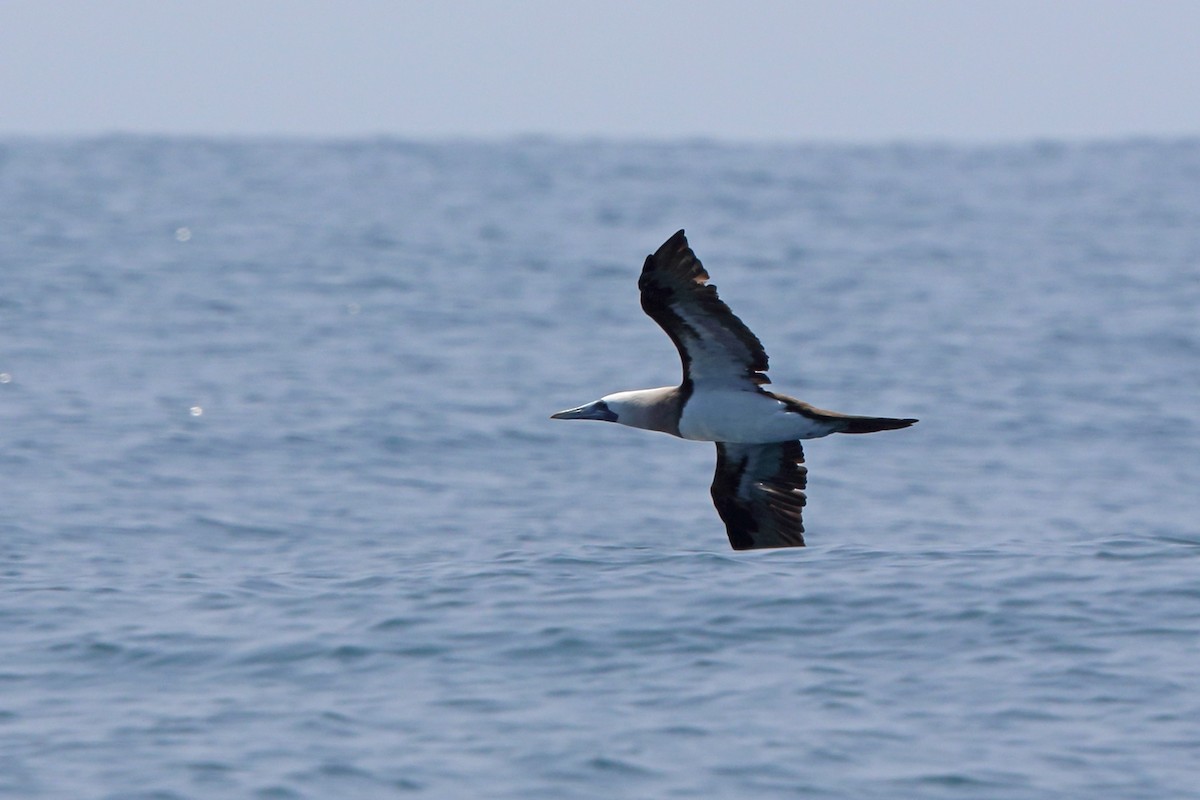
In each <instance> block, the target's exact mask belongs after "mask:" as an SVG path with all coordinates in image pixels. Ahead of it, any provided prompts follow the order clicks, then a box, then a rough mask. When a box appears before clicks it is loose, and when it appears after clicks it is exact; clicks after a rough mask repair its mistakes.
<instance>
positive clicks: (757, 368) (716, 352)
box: [638, 231, 771, 390]
mask: <svg viewBox="0 0 1200 800" xmlns="http://www.w3.org/2000/svg"><path fill="white" fill-rule="evenodd" d="M638 289H640V290H641V293H642V310H643V311H645V312H646V313H647V314H649V315H650V317H651V319H653V320H654V321H655V322H657V323H658V324H659V325H660V326H661V327H662V329H663V330H664V331H666V332H667V336H670V337H671V341H672V342H674V343H675V347H676V349H678V350H679V358H680V360H681V361H683V380H684V383H687V382H688V381H691V382H693V383H708V384H725V385H729V386H742V387H744V388H746V389H752V390H753V389H757V387H759V386H761V385H762V384H764V383H770V382H771V381H770V379H769V378H768V377H767V376H766V375H765V374H764V373H765V372H766V371H767V353H766V351H765V350H763V346H762V342H760V341H759V340H758V337H757V336H755V335H754V334H753V333H751V331H750V329H749V328H747V327H746V325H745V323H743V322H742V321H741V320H740V319H738V318H737V317H736V316H735V315H734V313H733V312H732V311H730V310H729V306H727V305H725V303H724V302H723V301H722V300H721V298H719V297H717V288H716V287H715V286H710V285H709V284H708V273H707V272H705V270H704V266H703V265H702V264H701V263H700V261H699V259H697V258H696V254H695V253H693V252H692V249H691V248H690V247H688V242H687V237H686V236H684V235H683V231H679V232H678V233H676V234H675V235H674V236H672V237H671V238H670V239H668V240H667V241H666V242H665V243H664V244H663V246H662V247H660V248H658V251H657V252H656V253H655V254H654V255H652V256H647V257H646V264H645V266H643V267H642V276H641V278H639V279H638Z"/></svg>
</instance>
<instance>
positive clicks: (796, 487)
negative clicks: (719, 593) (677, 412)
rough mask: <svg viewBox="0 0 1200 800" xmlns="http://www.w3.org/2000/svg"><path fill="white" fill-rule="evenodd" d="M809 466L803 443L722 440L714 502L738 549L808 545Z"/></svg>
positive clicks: (718, 444) (715, 479)
mask: <svg viewBox="0 0 1200 800" xmlns="http://www.w3.org/2000/svg"><path fill="white" fill-rule="evenodd" d="M807 484H808V468H807V467H805V466H804V448H802V447H801V446H800V442H798V441H796V442H776V443H773V444H732V443H729V442H717V471H716V474H715V475H714V476H713V483H712V499H713V505H715V506H716V507H717V513H718V514H720V515H721V519H722V520H724V522H725V530H726V533H728V534H729V544H730V545H731V546H732V547H733V549H734V550H753V549H757V548H763V547H803V546H804V522H803V520H802V518H801V516H802V512H803V510H804V504H805V502H806V500H807V498H806V496H805V494H804V488H805V486H807Z"/></svg>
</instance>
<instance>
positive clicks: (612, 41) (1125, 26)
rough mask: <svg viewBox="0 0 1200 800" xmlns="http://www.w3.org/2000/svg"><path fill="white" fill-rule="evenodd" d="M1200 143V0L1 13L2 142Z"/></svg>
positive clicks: (119, 6)
mask: <svg viewBox="0 0 1200 800" xmlns="http://www.w3.org/2000/svg"><path fill="white" fill-rule="evenodd" d="M109 132H166V133H193V134H288V135H293V134H300V135H337V136H344V135H375V134H394V135H400V136H418V137H426V136H439V135H447V134H449V135H457V136H498V135H499V136H503V135H513V134H526V133H541V134H554V135H566V136H572V137H574V136H590V135H601V136H622V137H627V136H636V137H647V136H648V137H677V136H703V137H714V138H730V139H752V140H762V139H772V140H812V139H819V140H831V139H832V140H846V139H850V140H859V141H872V140H883V139H896V138H904V139H928V138H939V139H960V140H961V139H968V140H1010V139H1017V138H1029V137H1080V136H1084V137H1123V136H1129V135H1144V134H1149V135H1187V134H1200V2H1154V1H1153V0H1149V1H1147V2H1135V1H1134V0H1123V1H1122V2H1112V1H1111V0H1071V1H1070V2H1065V1H1064V2H1055V1H1054V0H978V1H976V2H972V0H956V1H954V2H951V1H949V0H946V1H945V2H931V1H930V0H913V1H912V2H898V1H896V0H886V1H883V2H850V1H849V0H842V2H755V1H754V0H742V2H724V1H723V0H692V1H690V2H682V1H681V2H676V1H675V0H664V1H663V2H655V1H654V0H640V1H639V2H603V1H602V0H587V1H586V2H579V1H577V0H557V1H554V2H552V1H550V0H547V1H546V2H521V1H519V0H512V1H510V2H483V1H482V0H481V1H480V2H447V1H446V0H430V1H429V2H415V1H412V2H404V1H403V0H396V1H394V2H354V1H353V0H337V1H331V2H323V1H319V0H288V1H286V2H285V1H283V0H273V1H271V2H268V1H267V0H192V2H175V1H174V0H64V1H62V2H56V0H0V134H12V133H21V134H28V133H32V134H42V133H50V134H94V133H109Z"/></svg>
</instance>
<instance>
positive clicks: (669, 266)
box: [551, 231, 916, 550]
mask: <svg viewBox="0 0 1200 800" xmlns="http://www.w3.org/2000/svg"><path fill="white" fill-rule="evenodd" d="M638 289H639V290H641V295H642V310H643V311H645V312H646V313H647V314H649V315H650V318H651V319H653V320H654V321H655V322H657V323H658V324H659V325H660V326H661V327H662V329H663V330H664V331H666V332H667V336H669V337H671V341H672V342H674V343H675V347H676V349H678V350H679V358H680V359H681V360H682V361H683V382H682V383H680V384H679V385H678V386H664V387H662V388H660V389H638V390H636V391H631V392H617V393H615V394H610V395H606V396H604V397H602V398H600V399H599V400H596V401H595V402H592V403H588V404H587V405H583V406H580V407H579V408H572V409H569V410H567V411H560V412H558V413H557V414H554V415H552V416H551V419H596V420H603V421H605V422H617V423H620V424H622V425H629V426H630V427H634V428H643V429H645V430H650V431H661V432H663V433H669V434H671V435H672V436H678V437H680V438H683V439H693V440H696V441H701V442H716V444H717V472H716V475H715V476H714V477H713V482H712V499H713V505H715V506H716V507H717V513H719V514H720V515H721V519H722V520H724V522H725V528H726V532H727V533H728V534H729V543H730V544H731V545H732V546H733V549H735V550H751V549H755V548H762V547H803V546H804V524H803V522H802V520H801V511H802V510H803V508H804V503H805V494H804V487H805V485H806V482H807V474H808V468H807V467H805V466H804V450H803V449H802V448H801V446H800V440H801V439H817V438H820V437H822V436H828V435H829V434H831V433H874V432H875V431H888V430H895V429H897V428H907V427H908V426H909V425H912V424H913V423H914V422H916V420H915V419H892V418H889V417H857V416H851V415H849V414H839V413H837V412H836V411H823V410H822V409H819V408H814V407H813V406H810V405H809V404H808V403H803V402H801V401H799V400H795V399H793V398H791V397H787V396H785V395H782V394H776V393H775V392H769V391H767V390H766V389H764V388H763V385H764V384H767V383H770V379H769V378H768V377H767V376H766V371H767V354H766V351H764V350H763V346H762V343H761V342H760V341H759V340H758V337H757V336H755V335H754V334H753V333H751V332H750V329H749V328H747V327H746V325H745V323H743V322H742V321H741V320H740V319H738V318H737V317H736V316H735V315H734V314H733V312H732V311H730V310H729V306H727V305H725V303H724V302H722V300H721V298H719V297H718V296H717V288H716V287H715V286H711V285H709V283H708V273H707V272H706V271H705V270H704V267H703V266H702V265H701V264H700V261H699V259H697V258H696V254H695V253H693V252H692V249H691V248H690V247H688V242H687V237H685V236H684V235H683V231H679V232H678V233H676V234H675V235H674V236H672V237H671V238H670V239H668V240H667V241H666V242H665V243H664V244H663V246H662V247H660V248H658V252H656V253H655V254H654V255H652V256H647V257H646V263H645V266H643V267H642V276H641V278H639V279H638Z"/></svg>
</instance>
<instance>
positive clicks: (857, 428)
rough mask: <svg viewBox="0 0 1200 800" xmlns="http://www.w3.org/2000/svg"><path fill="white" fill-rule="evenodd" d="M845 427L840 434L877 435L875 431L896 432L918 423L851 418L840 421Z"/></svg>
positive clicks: (890, 418)
mask: <svg viewBox="0 0 1200 800" xmlns="http://www.w3.org/2000/svg"><path fill="white" fill-rule="evenodd" d="M838 422H840V423H842V425H843V427H842V428H841V429H840V430H839V431H838V432H839V433H875V431H894V430H896V429H897V428H907V427H908V426H909V425H912V424H913V423H914V422H916V420H915V419H893V418H892V417H851V416H846V417H842V418H840V419H839V420H838Z"/></svg>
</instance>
